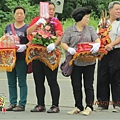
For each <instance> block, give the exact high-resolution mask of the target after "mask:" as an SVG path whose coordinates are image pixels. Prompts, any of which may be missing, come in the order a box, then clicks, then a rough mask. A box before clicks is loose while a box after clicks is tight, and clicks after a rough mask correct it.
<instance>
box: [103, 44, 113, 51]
mask: <svg viewBox="0 0 120 120" xmlns="http://www.w3.org/2000/svg"><path fill="white" fill-rule="evenodd" d="M113 47H114V46H113V45H112V43H110V44H107V45H106V46H105V49H106V50H107V51H111V50H113Z"/></svg>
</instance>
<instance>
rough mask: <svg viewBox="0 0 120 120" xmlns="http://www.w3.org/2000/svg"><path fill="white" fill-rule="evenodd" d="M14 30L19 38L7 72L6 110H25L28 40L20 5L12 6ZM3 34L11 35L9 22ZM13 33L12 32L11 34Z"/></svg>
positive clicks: (23, 11)
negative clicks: (18, 91) (12, 66)
mask: <svg viewBox="0 0 120 120" xmlns="http://www.w3.org/2000/svg"><path fill="white" fill-rule="evenodd" d="M14 19H15V22H14V24H13V25H14V26H13V27H14V30H15V32H16V36H18V38H19V40H20V44H19V45H17V46H18V49H17V53H16V56H17V60H16V65H15V67H14V69H13V70H12V72H7V79H8V87H9V99H10V106H9V107H8V108H7V109H6V110H7V111H25V106H26V102H27V83H26V76H27V64H26V61H25V50H26V48H27V47H26V44H27V43H28V42H29V41H28V39H27V34H26V29H27V27H28V25H27V24H26V23H25V22H24V19H25V9H24V8H23V7H21V6H18V7H15V8H14ZM5 34H9V35H12V34H13V31H12V28H11V24H9V25H7V26H6V28H5ZM13 35H14V34H13ZM17 79H18V85H19V88H20V100H19V103H18V105H17V98H18V94H17Z"/></svg>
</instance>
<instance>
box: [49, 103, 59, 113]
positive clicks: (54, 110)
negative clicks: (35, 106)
mask: <svg viewBox="0 0 120 120" xmlns="http://www.w3.org/2000/svg"><path fill="white" fill-rule="evenodd" d="M59 112H60V110H59V107H56V106H55V105H53V106H52V107H51V108H50V109H49V110H48V111H47V113H59Z"/></svg>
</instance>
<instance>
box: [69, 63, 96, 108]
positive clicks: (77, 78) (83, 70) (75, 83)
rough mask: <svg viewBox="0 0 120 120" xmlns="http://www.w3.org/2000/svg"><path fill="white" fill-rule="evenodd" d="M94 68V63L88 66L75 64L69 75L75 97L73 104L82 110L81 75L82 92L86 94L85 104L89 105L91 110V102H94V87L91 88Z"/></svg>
mask: <svg viewBox="0 0 120 120" xmlns="http://www.w3.org/2000/svg"><path fill="white" fill-rule="evenodd" d="M94 70H95V64H93V65H89V66H76V65H74V67H73V72H72V75H71V84H72V87H73V94H74V99H75V106H76V107H78V108H79V109H80V110H83V109H84V107H83V104H82V99H83V95H82V76H83V84H84V92H85V95H86V106H89V107H90V108H91V109H92V110H93V102H94V89H93V81H94Z"/></svg>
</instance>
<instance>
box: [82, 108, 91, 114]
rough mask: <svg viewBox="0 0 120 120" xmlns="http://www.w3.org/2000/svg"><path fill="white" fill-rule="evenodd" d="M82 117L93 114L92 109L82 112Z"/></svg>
mask: <svg viewBox="0 0 120 120" xmlns="http://www.w3.org/2000/svg"><path fill="white" fill-rule="evenodd" d="M80 113H81V114H82V115H86V116H88V115H90V114H92V109H91V108H90V107H87V108H86V109H85V110H84V111H82V112H80Z"/></svg>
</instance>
